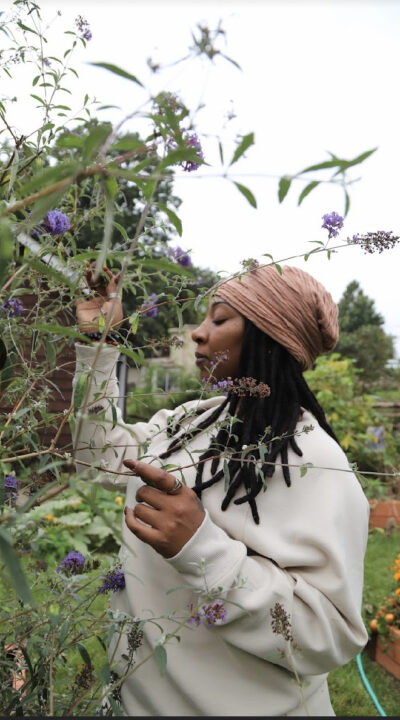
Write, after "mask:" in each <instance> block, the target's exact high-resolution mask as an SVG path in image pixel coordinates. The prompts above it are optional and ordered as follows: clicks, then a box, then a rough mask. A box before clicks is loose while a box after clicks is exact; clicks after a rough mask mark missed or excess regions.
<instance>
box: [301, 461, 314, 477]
mask: <svg viewBox="0 0 400 720" xmlns="http://www.w3.org/2000/svg"><path fill="white" fill-rule="evenodd" d="M311 467H313V463H310V462H308V463H304V465H300V477H304V475H306V473H307V470H308V468H311Z"/></svg>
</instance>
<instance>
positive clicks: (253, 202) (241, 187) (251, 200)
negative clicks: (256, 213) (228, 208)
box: [233, 182, 257, 208]
mask: <svg viewBox="0 0 400 720" xmlns="http://www.w3.org/2000/svg"><path fill="white" fill-rule="evenodd" d="M233 184H234V185H236V187H237V189H238V190H239V192H241V193H242V195H244V196H245V198H246V200H247V201H248V202H249V203H250V205H251V206H252V207H253V208H256V207H257V201H256V199H255V197H254V195H253V193H252V192H251V190H249V188H248V187H246V186H245V185H241V183H238V182H234V183H233Z"/></svg>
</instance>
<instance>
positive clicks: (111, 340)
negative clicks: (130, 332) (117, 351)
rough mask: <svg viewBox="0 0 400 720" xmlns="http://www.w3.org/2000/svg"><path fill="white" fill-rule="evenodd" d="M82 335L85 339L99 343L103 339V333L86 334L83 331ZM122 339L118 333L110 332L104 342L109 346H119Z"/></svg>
mask: <svg viewBox="0 0 400 720" xmlns="http://www.w3.org/2000/svg"><path fill="white" fill-rule="evenodd" d="M81 335H84V336H85V337H87V338H89V340H93V341H94V342H99V341H100V340H101V339H102V338H103V333H101V332H85V331H82V330H81ZM120 340H121V337H120V335H119V334H118V333H116V332H110V333H107V335H106V336H105V338H104V342H105V343H107V345H115V346H117V345H119V344H120Z"/></svg>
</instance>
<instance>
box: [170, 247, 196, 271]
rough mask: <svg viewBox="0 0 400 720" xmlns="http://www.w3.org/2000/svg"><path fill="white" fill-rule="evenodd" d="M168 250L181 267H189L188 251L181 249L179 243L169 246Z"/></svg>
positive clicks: (190, 262)
mask: <svg viewBox="0 0 400 720" xmlns="http://www.w3.org/2000/svg"><path fill="white" fill-rule="evenodd" d="M169 252H170V255H171V256H172V257H173V258H174V259H175V260H176V262H178V263H179V265H182V267H190V265H191V264H192V261H191V259H190V255H188V253H186V252H185V251H184V250H182V248H181V247H179V245H178V247H176V248H169Z"/></svg>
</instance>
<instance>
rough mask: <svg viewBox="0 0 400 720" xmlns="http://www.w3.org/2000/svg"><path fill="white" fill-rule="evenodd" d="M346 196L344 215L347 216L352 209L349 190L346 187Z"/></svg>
mask: <svg viewBox="0 0 400 720" xmlns="http://www.w3.org/2000/svg"><path fill="white" fill-rule="evenodd" d="M344 197H345V206H344V216H345V217H346V215H347V213H348V212H349V210H350V195H349V193H348V192H347V190H346V188H345V190H344Z"/></svg>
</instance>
